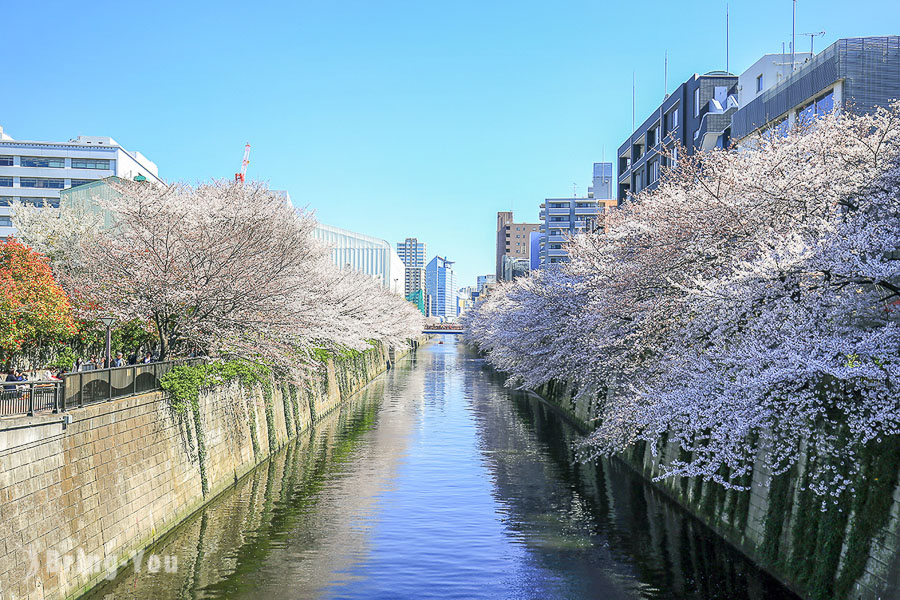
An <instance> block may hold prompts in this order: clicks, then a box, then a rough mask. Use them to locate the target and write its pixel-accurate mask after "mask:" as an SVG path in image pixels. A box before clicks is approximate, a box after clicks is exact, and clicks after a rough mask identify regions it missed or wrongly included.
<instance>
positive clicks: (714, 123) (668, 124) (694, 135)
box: [616, 71, 738, 203]
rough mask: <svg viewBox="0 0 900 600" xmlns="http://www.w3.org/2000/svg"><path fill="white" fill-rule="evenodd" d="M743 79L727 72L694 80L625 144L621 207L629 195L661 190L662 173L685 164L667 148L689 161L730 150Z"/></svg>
mask: <svg viewBox="0 0 900 600" xmlns="http://www.w3.org/2000/svg"><path fill="white" fill-rule="evenodd" d="M737 85H738V78H737V76H735V75H732V74H731V73H727V72H725V71H711V72H709V73H706V74H704V75H697V74H694V75H693V76H692V77H691V78H690V79H688V80H687V81H685V82H684V83H682V84H681V85H679V86H678V87H677V88H675V90H674V91H673V92H672V93H671V94H670V95H668V96H666V98H665V99H664V100H663V102H662V104H660V105H659V106H658V107H657V108H656V109H655V110H654V111H653V112H652V113H651V114H650V116H649V117H647V118H646V119H645V120H644V122H643V123H641V124H640V125H639V126H638V127H637V129H635V130H634V131H633V132H632V134H631V135H630V136H628V139H627V140H625V141H624V142H623V143H622V145H621V146H619V151H618V155H617V156H618V173H619V175H618V186H617V192H616V198H617V199H618V201H619V203H621V202H623V201H625V200H627V198H628V195H629V194H637V193H638V192H640V191H641V190H644V189H655V188H656V187H657V186H658V185H659V176H660V170H661V169H662V168H664V167H666V166H670V161H673V162H677V161H678V159H679V158H680V157H679V156H678V155H677V153H678V151H677V150H672V152H673V153H674V155H673V156H672V157H671V158H666V157H665V156H663V155H662V153H661V151H662V150H663V148H670V149H676V148H677V147H678V146H681V148H682V151H683V152H685V153H686V154H688V155H691V154H693V153H694V152H696V151H698V150H709V149H711V148H716V147H719V148H726V147H728V145H729V142H730V139H729V127H730V125H731V115H732V114H733V113H734V112H735V111H736V110H737V108H738V101H737Z"/></svg>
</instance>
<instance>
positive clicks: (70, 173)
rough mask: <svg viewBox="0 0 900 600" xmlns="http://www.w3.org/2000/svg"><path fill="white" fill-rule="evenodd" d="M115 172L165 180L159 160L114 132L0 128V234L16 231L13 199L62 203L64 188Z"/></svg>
mask: <svg viewBox="0 0 900 600" xmlns="http://www.w3.org/2000/svg"><path fill="white" fill-rule="evenodd" d="M113 175H115V176H118V177H121V178H123V179H134V178H135V177H139V178H145V179H147V180H149V181H153V182H158V183H162V180H161V179H160V178H159V170H158V168H157V166H156V164H154V163H153V162H152V161H150V160H149V159H148V158H147V157H146V156H144V155H143V154H141V153H140V152H130V151H128V150H125V149H124V148H123V147H122V146H120V145H119V143H118V142H116V141H115V140H114V139H112V138H109V137H92V136H83V135H82V136H78V137H77V138H75V139H72V140H69V141H68V142H35V141H21V140H15V139H13V138H12V137H10V136H9V135H6V134H5V133H3V129H2V128H0V238H5V237H8V236H10V235H14V234H15V228H13V225H12V219H11V210H10V205H11V204H12V203H13V202H14V201H19V202H22V203H23V204H31V205H34V206H53V207H58V206H59V195H60V191H62V190H66V189H70V188H73V187H76V186H79V185H83V184H85V183H90V182H93V181H97V180H99V179H103V178H104V177H109V176H113Z"/></svg>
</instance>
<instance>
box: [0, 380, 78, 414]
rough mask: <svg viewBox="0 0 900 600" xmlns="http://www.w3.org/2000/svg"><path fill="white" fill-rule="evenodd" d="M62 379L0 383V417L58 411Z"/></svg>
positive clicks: (60, 402)
mask: <svg viewBox="0 0 900 600" xmlns="http://www.w3.org/2000/svg"><path fill="white" fill-rule="evenodd" d="M62 383H63V382H62V381H10V382H8V383H0V417H8V416H11V415H33V414H34V413H36V412H59V411H60V410H61V409H62V399H63V394H62Z"/></svg>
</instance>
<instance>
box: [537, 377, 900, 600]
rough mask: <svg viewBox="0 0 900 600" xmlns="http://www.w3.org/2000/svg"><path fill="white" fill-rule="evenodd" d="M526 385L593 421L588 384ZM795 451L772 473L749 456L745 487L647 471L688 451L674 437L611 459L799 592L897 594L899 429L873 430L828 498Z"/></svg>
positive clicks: (826, 598)
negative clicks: (854, 470)
mask: <svg viewBox="0 0 900 600" xmlns="http://www.w3.org/2000/svg"><path fill="white" fill-rule="evenodd" d="M533 393H534V394H536V395H537V396H538V397H539V398H541V400H542V401H544V402H546V403H547V404H548V405H549V406H551V407H553V410H555V411H557V412H558V413H559V414H561V415H563V416H564V417H565V418H566V419H569V420H570V421H571V422H572V423H573V424H574V426H576V427H577V428H579V429H580V430H581V431H582V432H584V433H587V432H589V431H591V430H592V429H593V426H592V423H593V422H595V421H596V419H597V415H598V413H599V406H600V403H599V402H598V397H597V395H596V394H595V393H593V392H590V391H588V392H583V393H580V394H574V393H573V391H572V389H571V388H570V387H569V386H568V385H566V384H564V383H560V382H551V383H549V384H547V385H544V386H541V388H539V389H537V390H534V392H533ZM798 452H799V453H800V460H799V461H798V465H797V466H795V467H794V468H792V469H790V470H789V471H788V472H787V473H785V474H783V475H780V476H776V477H774V478H772V477H770V472H769V471H768V469H767V468H766V466H765V464H764V461H763V460H762V459H761V458H760V459H759V460H757V461H756V463H755V464H754V468H753V471H752V473H750V474H749V475H748V476H747V477H746V478H745V481H744V483H743V485H745V486H747V487H748V488H749V489H748V490H747V491H735V490H727V489H725V488H724V487H722V486H721V485H718V484H717V483H715V482H711V481H710V482H705V481H703V480H701V479H695V478H686V477H667V478H663V479H659V480H655V479H657V478H658V476H659V475H660V473H661V465H665V464H667V463H669V462H670V461H673V460H688V459H689V455H688V456H686V455H685V454H684V453H683V452H682V450H681V449H680V448H679V447H678V445H677V444H675V443H669V444H668V445H667V446H666V447H665V448H664V450H663V452H661V453H660V454H659V455H656V456H654V455H653V453H652V452H651V450H650V448H649V447H648V446H647V445H646V444H645V443H643V442H639V443H637V444H635V445H634V446H633V447H632V449H631V450H630V451H628V452H626V453H624V454H623V455H621V456H619V457H618V459H619V460H621V461H622V462H623V464H625V465H627V466H628V467H629V468H631V469H633V470H634V471H635V472H636V473H639V474H640V475H641V476H642V477H643V478H644V479H645V480H646V481H647V482H648V483H650V484H651V485H653V486H655V487H656V488H657V489H658V490H660V491H661V492H662V493H664V494H665V495H666V496H668V497H669V498H670V499H671V500H672V501H674V502H676V503H678V504H679V505H680V506H681V507H682V508H683V509H684V510H686V511H687V512H688V513H689V514H690V515H691V516H692V517H694V518H696V519H698V520H699V521H700V522H702V523H703V524H705V525H706V526H707V527H709V528H710V529H711V530H712V531H714V532H715V533H716V534H717V535H718V536H720V537H721V538H722V539H724V540H727V541H728V542H729V543H730V544H731V545H732V546H734V547H735V548H737V549H739V550H740V552H741V553H743V554H744V555H745V556H747V557H748V558H749V559H750V560H751V561H753V563H755V564H756V565H758V566H759V567H760V568H762V569H765V570H766V571H767V572H769V573H771V574H772V575H773V576H775V577H776V578H778V579H779V580H780V581H781V582H782V583H783V584H784V585H785V586H787V587H789V588H790V589H792V590H794V591H795V592H796V593H797V594H798V595H799V596H801V597H803V598H807V599H810V600H831V599H834V600H844V599H847V600H850V599H852V600H883V599H887V598H898V597H900V487H898V481H900V473H898V468H900V439H887V440H884V441H882V440H879V443H878V447H877V448H875V449H874V450H873V449H870V450H868V451H867V452H864V453H861V454H860V456H859V457H858V459H859V460H860V461H861V462H862V465H861V469H860V471H861V472H860V475H859V476H858V477H857V480H856V482H855V485H854V487H853V489H854V490H855V493H854V494H852V495H851V494H850V493H849V492H848V491H845V492H844V493H842V495H841V498H840V499H839V500H838V501H836V502H835V501H833V500H832V499H828V500H826V501H825V502H823V499H822V498H821V497H819V496H817V495H815V494H814V493H813V492H812V491H810V490H809V489H808V488H807V487H806V482H807V481H808V477H809V474H808V472H807V471H808V468H809V465H810V460H809V457H808V456H807V455H806V453H805V451H804V450H803V444H802V443H800V444H798Z"/></svg>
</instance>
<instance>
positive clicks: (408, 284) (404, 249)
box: [397, 238, 425, 296]
mask: <svg viewBox="0 0 900 600" xmlns="http://www.w3.org/2000/svg"><path fill="white" fill-rule="evenodd" d="M397 254H398V255H399V256H400V260H402V261H403V265H404V267H405V268H406V271H405V276H404V280H405V283H404V286H403V294H404V295H405V296H409V295H410V294H415V293H416V292H417V291H419V290H424V289H425V242H420V241H419V240H418V239H417V238H406V240H404V241H402V242H397Z"/></svg>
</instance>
